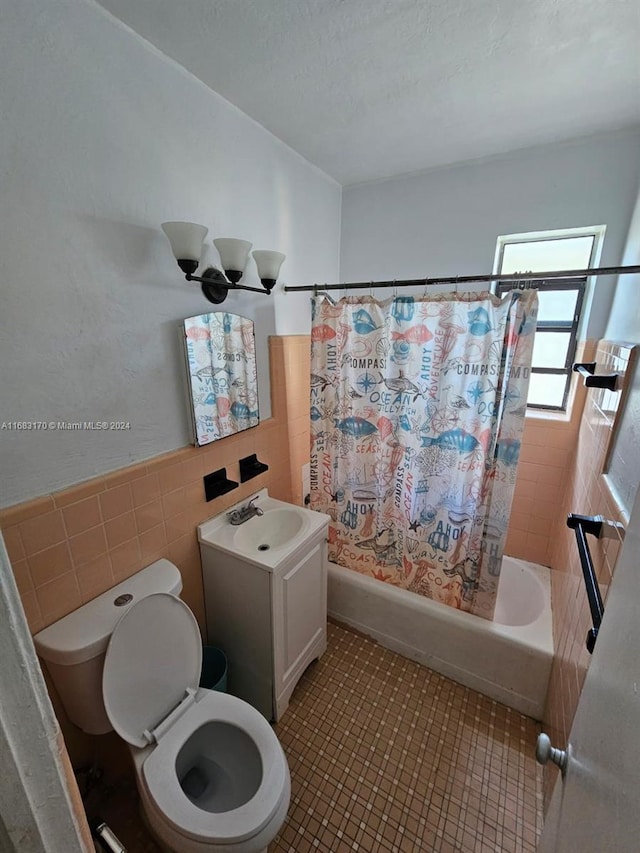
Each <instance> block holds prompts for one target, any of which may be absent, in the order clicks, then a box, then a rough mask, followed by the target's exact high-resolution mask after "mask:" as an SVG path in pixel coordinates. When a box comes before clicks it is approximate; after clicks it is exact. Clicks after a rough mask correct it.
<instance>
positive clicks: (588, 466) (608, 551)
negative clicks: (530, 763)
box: [544, 342, 632, 802]
mask: <svg viewBox="0 0 640 853" xmlns="http://www.w3.org/2000/svg"><path fill="white" fill-rule="evenodd" d="M631 354H632V353H631V350H629V349H628V348H625V347H619V346H618V345H616V344H615V343H607V342H600V344H599V345H598V348H597V351H596V353H595V360H596V362H597V363H598V372H608V371H610V370H616V371H618V372H619V373H621V374H622V375H623V376H624V375H625V374H626V373H627V365H628V364H629V359H630V357H631ZM621 397H622V393H621V392H616V393H615V394H612V395H608V397H605V392H603V391H599V390H596V389H591V390H590V391H588V392H587V396H586V402H585V406H584V413H583V416H582V419H581V422H580V428H579V432H578V435H577V442H576V448H575V451H574V454H573V458H572V461H571V465H570V468H569V470H568V472H567V477H566V479H565V484H564V489H563V491H562V498H561V501H560V507H559V511H558V513H557V516H556V519H555V523H553V524H552V525H551V532H552V540H551V541H552V543H553V547H552V548H551V549H550V563H551V566H552V568H553V571H552V573H551V594H552V607H553V640H554V648H555V656H554V661H553V666H552V670H551V678H550V681H549V692H548V695H547V704H546V708H545V712H544V725H545V730H546V731H547V732H548V734H549V736H550V737H551V740H552V742H553V743H554V744H555V745H557V746H561V747H562V748H564V746H565V745H566V744H567V742H568V739H569V732H570V730H571V726H572V723H573V718H574V715H575V711H576V707H577V704H578V700H579V699H580V693H581V691H582V685H583V683H584V679H585V676H586V673H587V669H588V667H589V661H590V655H589V653H588V651H587V650H586V647H585V640H586V636H587V631H588V629H589V628H590V627H591V624H592V623H591V617H590V612H589V606H588V601H587V596H586V592H585V586H584V581H583V578H582V571H581V567H580V560H579V557H578V550H577V546H576V541H575V534H574V532H573V531H572V530H570V529H569V528H568V527H567V525H566V518H567V514H568V513H570V512H577V513H581V514H584V515H602V516H604V518H605V519H607V520H609V521H613V522H617V523H618V524H620V525H621V527H620V529H618V530H615V529H611V528H608V534H609V535H607V536H606V537H603V538H601V539H595V538H594V537H592V536H589V537H588V544H589V549H590V552H591V556H592V558H593V563H594V567H595V571H596V575H597V578H598V583H599V586H600V592H601V595H602V598H603V601H604V604H605V610H606V596H607V591H608V588H609V584H610V582H611V578H612V576H613V573H614V571H615V565H616V560H617V557H618V553H619V551H620V547H621V544H622V541H623V539H624V527H625V525H626V523H627V521H628V519H627V518H626V516H625V515H624V513H623V512H622V510H621V508H620V506H619V505H618V504H617V502H616V501H615V500H614V498H613V496H612V494H611V492H610V490H609V488H608V486H607V482H606V479H605V477H604V476H603V466H604V462H605V458H606V454H607V449H608V446H609V442H610V440H611V435H612V431H613V427H614V421H615V415H616V409H617V407H618V406H619V405H620V403H621ZM605 400H606V401H607V405H603V403H604V402H605ZM627 404H628V402H627ZM605 618H606V615H605ZM556 776H557V772H556V771H555V769H554V768H553V767H547V768H545V777H544V779H545V800H546V801H547V802H548V799H549V796H550V794H551V791H552V787H553V784H554V782H555V779H556Z"/></svg>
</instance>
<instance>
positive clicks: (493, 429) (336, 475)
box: [310, 290, 538, 619]
mask: <svg viewBox="0 0 640 853" xmlns="http://www.w3.org/2000/svg"><path fill="white" fill-rule="evenodd" d="M537 305H538V301H537V293H536V291H534V290H525V291H519V290H517V291H512V292H511V293H509V294H507V295H506V296H505V297H503V299H498V298H497V297H495V296H493V295H491V294H490V293H487V292H483V293H461V294H459V295H458V294H455V295H454V294H442V295H438V296H434V297H422V298H420V297H416V298H414V297H406V296H399V297H395V298H393V299H389V300H386V301H377V300H376V299H374V298H373V297H371V296H369V297H359V296H357V297H346V298H343V299H341V300H340V301H339V302H338V303H333V302H332V301H331V300H329V299H327V298H326V297H318V298H315V299H314V300H313V309H312V310H313V323H312V331H311V411H310V414H311V507H312V508H313V509H316V510H320V511H322V512H326V513H328V514H329V515H330V516H331V518H332V523H331V525H330V528H329V559H330V560H331V561H333V562H335V563H337V564H338V565H341V566H344V567H345V568H349V569H354V570H356V571H358V572H362V573H364V574H368V575H371V576H372V577H374V578H377V579H378V580H380V581H386V582H387V583H391V584H394V585H395V586H399V587H402V588H404V589H408V590H410V591H412V592H415V593H418V594H420V595H424V596H427V597H428V598H431V599H434V600H435V601H439V602H441V603H444V604H448V605H451V606H453V607H456V608H458V609H460V610H464V611H468V612H471V613H475V614H477V615H478V616H483V617H485V618H487V619H491V618H492V616H493V609H494V605H495V598H496V594H497V588H498V580H499V576H500V567H501V561H502V554H503V551H504V542H505V538H506V531H507V525H508V520H509V514H510V511H511V502H512V498H513V491H514V487H515V478H516V466H517V463H518V456H519V453H520V443H521V436H522V431H523V428H524V416H525V410H526V399H527V391H528V386H529V376H530V370H531V358H532V351H533V338H534V332H535V325H536V314H537Z"/></svg>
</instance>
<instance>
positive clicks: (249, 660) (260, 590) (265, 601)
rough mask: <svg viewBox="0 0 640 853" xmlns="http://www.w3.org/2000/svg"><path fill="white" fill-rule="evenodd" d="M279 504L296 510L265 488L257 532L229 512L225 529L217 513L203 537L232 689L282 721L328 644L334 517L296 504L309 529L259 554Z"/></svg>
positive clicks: (208, 598)
mask: <svg viewBox="0 0 640 853" xmlns="http://www.w3.org/2000/svg"><path fill="white" fill-rule="evenodd" d="M276 504H277V505H278V507H289V506H290V505H288V504H285V503H283V502H281V501H275V500H273V499H272V498H268V497H267V496H266V491H265V492H264V497H263V499H262V500H258V506H261V508H263V512H264V515H263V516H262V517H260V518H259V519H258V520H257V521H256V523H255V525H253V527H251V525H252V522H253V521H254V519H250V520H249V521H247V522H245V523H244V524H243V525H239V526H238V527H235V528H233V527H231V525H230V524H229V522H228V519H227V518H226V514H225V518H224V519H222V524H220V521H221V517H220V516H218V517H217V518H215V519H211V520H210V521H208V522H205V523H204V524H202V525H200V527H199V528H198V534H199V539H200V551H201V555H202V574H203V582H204V597H205V608H206V616H207V635H208V643H209V644H210V645H214V646H219V647H220V648H221V649H223V651H224V652H225V654H226V655H227V659H228V662H229V672H228V687H229V692H230V693H232V694H233V695H234V696H239V697H240V698H241V699H244V700H246V701H247V702H249V703H250V704H251V705H253V706H254V707H255V708H257V709H258V710H259V711H260V712H261V713H262V714H264V716H265V717H266V718H267V719H268V720H276V721H277V720H278V719H279V718H280V716H281V715H282V713H283V712H284V711H285V710H286V708H287V706H288V704H289V699H290V697H291V694H292V692H293V689H294V687H295V686H296V684H297V683H298V680H299V679H300V676H301V675H302V673H303V672H304V670H305V669H306V668H307V666H308V665H309V664H310V663H311V661H313V660H315V659H316V658H318V657H320V656H321V655H322V654H323V653H324V651H325V649H326V647H327V543H326V537H327V524H328V521H329V519H328V516H325V515H323V514H321V513H315V512H311V511H310V510H306V509H302V508H301V507H293V506H291V510H293V511H296V512H300V513H304V514H305V516H306V518H305V525H303V527H302V529H300V530H298V531H297V533H296V535H295V536H293V537H292V538H291V541H290V542H287V543H286V544H285V545H284V546H283V545H282V544H279V545H278V546H274V547H271V546H270V547H269V548H267V549H265V550H263V551H260V550H258V549H259V548H260V547H263V548H264V545H265V544H266V543H265V542H260V541H258V540H268V539H269V538H270V536H271V538H272V539H273V538H274V535H273V532H272V531H273V527H274V526H275V522H274V525H271V524H270V517H269V514H268V513H269V509H268V507H271V509H272V510H273V509H276V508H278V507H275V506H274V505H276ZM281 517H282V512H281ZM271 518H272V519H276V516H271ZM242 528H245V529H244V530H243V531H242V533H239V532H238V531H240V530H242ZM254 531H255V534H254Z"/></svg>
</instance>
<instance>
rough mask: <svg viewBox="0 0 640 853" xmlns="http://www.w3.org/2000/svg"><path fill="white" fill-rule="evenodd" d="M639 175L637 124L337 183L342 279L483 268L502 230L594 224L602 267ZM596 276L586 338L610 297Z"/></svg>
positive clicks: (488, 266)
mask: <svg viewBox="0 0 640 853" xmlns="http://www.w3.org/2000/svg"><path fill="white" fill-rule="evenodd" d="M434 132H437V128H436V129H434ZM639 180H640V128H635V129H630V130H626V131H619V132H616V133H612V134H605V135H599V136H592V137H588V138H584V139H579V140H575V141H573V142H567V143H563V144H558V145H547V146H542V147H539V148H531V149H527V150H523V151H516V152H513V153H512V154H508V155H504V156H500V157H495V158H491V159H488V160H480V161H474V162H469V163H462V164H458V165H456V166H451V167H449V168H444V169H435V170H432V171H429V172H425V173H422V174H417V175H409V176H406V177H403V178H396V179H392V180H388V181H383V182H379V183H371V184H362V185H360V186H354V187H345V189H344V190H343V204H342V244H341V263H340V278H341V280H342V281H362V280H370V279H394V278H397V279H402V278H419V277H420V276H438V275H474V274H476V273H485V272H486V273H489V272H491V271H492V268H493V259H494V252H495V247H496V239H497V237H498V236H499V235H501V234H513V233H518V232H526V231H543V230H548V229H554V228H572V227H578V226H587V225H602V224H605V225H606V226H607V234H606V238H605V242H604V248H603V252H602V257H601V261H600V263H601V265H602V266H609V265H614V264H618V263H619V262H620V258H621V256H622V250H623V246H624V241H625V237H626V235H627V230H628V227H629V220H630V218H631V213H632V210H633V206H634V202H635V199H636V195H637V187H638V181H639ZM599 282H600V283H599V285H598V287H597V290H596V292H595V294H594V298H593V305H592V308H591V313H590V318H589V326H588V330H587V335H588V337H601V336H602V335H603V333H604V330H605V326H606V321H607V316H608V313H609V309H610V306H611V300H612V297H613V288H614V280H613V279H600V280H599ZM380 293H383V292H382V291H381V292H380Z"/></svg>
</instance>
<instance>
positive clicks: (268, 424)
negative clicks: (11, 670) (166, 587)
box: [0, 337, 309, 779]
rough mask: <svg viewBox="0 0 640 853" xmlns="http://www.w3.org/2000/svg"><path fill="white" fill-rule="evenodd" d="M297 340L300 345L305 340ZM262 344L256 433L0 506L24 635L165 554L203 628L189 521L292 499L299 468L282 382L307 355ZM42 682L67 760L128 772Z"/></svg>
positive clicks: (124, 761) (113, 742) (113, 747)
mask: <svg viewBox="0 0 640 853" xmlns="http://www.w3.org/2000/svg"><path fill="white" fill-rule="evenodd" d="M305 342H306V343H307V350H308V339H305ZM269 350H270V373H271V388H272V406H271V409H272V413H273V417H272V418H270V419H269V420H266V421H263V422H262V423H261V424H260V425H259V426H257V427H255V428H254V429H250V430H246V431H245V432H242V433H238V434H237V435H235V436H232V437H229V438H225V439H222V440H221V441H218V442H215V443H213V444H211V445H209V446H207V447H202V448H195V447H184V448H181V449H180V450H176V451H173V452H171V453H166V454H163V455H162V456H158V457H156V458H154V459H151V460H149V461H147V462H143V463H140V464H138V465H132V466H130V467H127V468H123V469H121V470H119V471H114V472H112V473H110V474H107V475H104V476H100V477H96V478H94V479H93V480H89V481H87V482H84V483H80V484H78V485H75V486H72V487H70V488H67V489H64V490H62V491H59V492H55V493H54V494H48V495H43V496H40V497H38V498H36V499H34V500H31V501H28V502H26V503H23V504H19V505H17V506H13V507H8V508H6V509H0V529H1V530H2V534H3V537H4V540H5V544H6V546H7V551H8V553H9V558H10V560H11V564H12V568H13V572H14V575H15V578H16V582H17V586H18V589H19V591H20V596H21V599H22V603H23V606H24V610H25V614H26V617H27V620H28V623H29V627H30V629H31V631H32V633H36V632H37V631H40V630H41V629H42V628H44V627H46V626H47V625H50V624H51V623H52V622H55V621H56V620H57V619H60V618H61V617H62V616H65V615H66V614H67V613H70V612H71V611H72V610H75V609H76V608H77V607H79V606H80V605H81V604H83V603H84V602H87V601H90V600H91V599H92V598H95V597H96V596H97V595H99V594H100V593H102V592H104V591H106V590H107V589H110V588H111V587H112V586H114V585H115V584H117V583H119V582H120V581H123V580H125V579H126V578H128V577H130V576H131V575H132V574H134V573H135V572H137V571H139V570H140V569H141V568H143V567H144V566H147V565H149V563H152V562H153V561H154V560H157V559H160V558H161V557H166V558H167V559H169V560H171V561H172V562H174V563H175V564H176V565H177V566H178V568H179V569H180V573H181V575H182V580H183V585H184V589H183V593H182V597H183V599H184V600H185V601H186V603H187V604H188V605H189V607H190V608H191V610H192V611H193V612H194V614H195V615H196V618H197V619H198V622H199V624H200V628H201V630H202V631H203V634H204V631H205V619H204V598H203V590H202V569H201V563H200V552H199V547H198V541H197V534H196V527H197V525H198V524H200V523H201V522H202V521H204V520H205V519H207V518H210V517H211V516H212V515H216V514H217V513H219V512H223V511H224V510H225V509H226V508H227V507H229V506H231V505H232V504H234V503H236V502H238V501H240V500H242V499H244V498H247V497H250V496H251V495H252V494H253V493H254V492H256V491H257V490H258V489H261V488H264V487H267V488H268V489H269V493H270V494H271V495H273V496H274V497H277V498H279V499H281V500H286V501H291V500H292V493H291V470H292V460H295V459H298V463H299V464H298V463H296V464H298V467H299V465H301V464H302V462H301V461H299V460H300V459H301V458H302V453H303V446H304V442H303V441H302V439H301V438H300V437H299V436H300V435H301V434H302V431H303V430H302V429H300V430H299V429H298V427H300V423H299V422H298V421H297V420H296V416H295V413H296V412H297V411H298V410H299V409H300V407H301V403H300V402H299V401H295V402H290V400H289V384H288V383H290V386H291V387H292V388H295V387H296V381H295V375H294V372H293V369H292V365H296V366H297V368H298V370H299V371H303V372H304V371H306V373H305V378H306V381H307V385H308V375H309V363H308V354H307V361H306V367H305V360H304V347H301V346H300V343H299V341H297V340H296V338H275V337H274V338H271V339H270V341H269ZM301 375H302V374H301ZM306 408H307V409H308V395H307V403H306ZM290 441H291V443H292V445H293V448H294V452H293V455H292V454H291V453H290ZM306 446H307V447H308V438H307V439H306ZM252 453H256V454H257V455H258V458H259V459H260V461H262V462H265V463H267V465H269V470H268V471H266V472H264V473H263V474H260V475H259V476H258V477H255V478H254V479H252V480H250V481H249V482H247V483H243V484H241V485H240V486H239V488H237V489H234V490H233V491H231V492H229V493H228V494H226V495H223V496H222V497H220V498H216V499H214V500H213V501H210V502H206V501H205V497H204V487H203V482H202V478H203V476H204V475H205V474H208V473H211V472H212V471H215V470H217V469H219V468H221V467H225V466H226V468H227V475H228V476H229V478H230V479H231V480H235V481H237V482H239V479H240V478H239V470H238V460H239V459H241V458H243V457H245V456H248V455H250V454H252ZM307 456H308V451H307ZM299 480H300V478H299V477H297V479H295V483H296V488H297V495H296V497H300V492H301V489H300V487H299V486H298V485H297V484H298V483H299ZM46 677H47V674H46V672H45V678H46ZM47 683H48V687H49V692H50V693H51V698H52V701H53V704H54V708H55V710H56V714H57V715H58V719H59V720H60V724H61V727H62V731H63V734H64V737H65V742H66V744H67V749H68V751H69V754H70V757H71V761H72V763H73V765H74V766H75V767H79V766H81V765H84V764H87V763H90V762H92V761H97V762H98V764H99V765H100V766H102V767H104V768H105V770H106V772H107V775H108V776H109V777H110V778H111V779H114V778H117V777H118V776H120V775H122V773H124V772H126V768H127V766H128V760H129V759H128V756H127V754H126V750H124V749H123V748H122V743H121V742H120V741H119V739H118V738H117V737H115V736H114V737H111V736H110V735H107V736H106V737H104V738H90V737H89V736H87V735H85V734H84V733H83V732H81V731H80V730H79V729H77V728H76V727H75V726H73V725H72V724H71V723H70V722H69V721H68V719H67V718H66V714H65V712H64V709H63V707H62V706H61V704H60V701H59V699H58V697H57V696H56V692H55V689H54V688H53V685H52V684H51V683H50V682H49V681H48V682H47Z"/></svg>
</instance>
